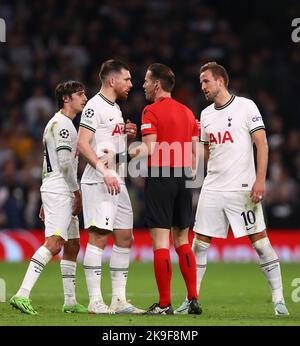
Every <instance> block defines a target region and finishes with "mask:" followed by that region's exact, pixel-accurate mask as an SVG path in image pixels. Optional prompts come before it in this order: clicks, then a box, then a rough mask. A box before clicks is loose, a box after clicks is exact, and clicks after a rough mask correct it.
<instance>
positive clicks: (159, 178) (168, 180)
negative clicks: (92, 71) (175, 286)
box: [141, 63, 202, 315]
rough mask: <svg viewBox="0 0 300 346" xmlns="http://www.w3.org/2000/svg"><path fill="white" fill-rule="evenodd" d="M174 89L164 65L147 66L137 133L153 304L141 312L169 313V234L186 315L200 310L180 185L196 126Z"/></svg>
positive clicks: (188, 209)
mask: <svg viewBox="0 0 300 346" xmlns="http://www.w3.org/2000/svg"><path fill="white" fill-rule="evenodd" d="M174 85H175V75H174V73H173V71H172V70H171V69H170V68H169V67H168V66H166V65H163V64H158V63H155V64H152V65H150V66H149V67H148V69H147V72H146V75H145V83H144V85H143V88H144V90H145V96H146V99H147V100H148V101H151V102H153V103H152V104H151V105H148V106H146V107H145V108H144V110H143V114H142V126H141V131H142V136H143V145H144V147H147V150H148V155H149V156H148V177H147V178H146V182H145V198H146V222H147V225H148V227H149V228H150V230H151V236H152V241H153V250H154V272H155V278H156V283H157V287H158V291H159V302H158V303H155V304H153V305H152V306H151V307H150V308H149V309H148V311H147V312H146V314H150V315H153V314H173V308H172V305H171V292H170V286H171V278H172V263H171V259H170V250H169V248H170V230H171V232H172V237H173V243H174V247H175V249H176V252H177V254H178V257H179V266H180V270H181V273H182V276H183V278H184V281H185V284H186V287H187V297H188V300H189V309H188V313H189V314H201V312H202V310H201V308H200V307H199V305H198V301H197V299H198V294H197V289H196V261H195V255H194V253H193V252H192V249H191V246H190V244H189V241H188V231H189V225H190V221H191V213H192V190H191V189H189V188H187V187H186V181H187V180H188V179H191V171H192V168H193V166H196V155H195V146H196V143H197V142H198V141H199V128H198V124H197V122H196V120H195V116H194V114H193V112H192V111H191V110H190V109H189V108H187V107H186V106H184V105H183V104H181V103H179V102H177V101H176V100H174V99H173V98H172V97H171V92H172V90H173V88H174ZM194 168H195V167H194ZM186 172H189V177H187V176H186V175H185V173H186Z"/></svg>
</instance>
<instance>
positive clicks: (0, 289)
mask: <svg viewBox="0 0 300 346" xmlns="http://www.w3.org/2000/svg"><path fill="white" fill-rule="evenodd" d="M5 302H6V283H5V280H4V279H1V278H0V303H5Z"/></svg>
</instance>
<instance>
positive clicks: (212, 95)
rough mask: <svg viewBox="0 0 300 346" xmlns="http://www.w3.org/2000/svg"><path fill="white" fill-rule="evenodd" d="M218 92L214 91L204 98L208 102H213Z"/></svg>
mask: <svg viewBox="0 0 300 346" xmlns="http://www.w3.org/2000/svg"><path fill="white" fill-rule="evenodd" d="M218 94H219V92H218V91H215V92H214V93H213V94H210V95H209V96H207V97H206V100H207V101H208V102H214V101H215V98H216V97H217V96H218Z"/></svg>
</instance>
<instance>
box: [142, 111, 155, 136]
mask: <svg viewBox="0 0 300 346" xmlns="http://www.w3.org/2000/svg"><path fill="white" fill-rule="evenodd" d="M141 133H142V136H144V135H150V134H157V118H156V116H155V114H154V113H153V112H151V111H149V110H148V109H147V108H145V109H144V110H143V114H142V126H141Z"/></svg>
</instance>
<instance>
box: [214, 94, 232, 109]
mask: <svg viewBox="0 0 300 346" xmlns="http://www.w3.org/2000/svg"><path fill="white" fill-rule="evenodd" d="M234 98H235V95H231V97H230V99H229V100H228V101H227V102H226V103H225V104H224V105H223V106H220V107H217V106H216V105H214V107H215V109H216V110H217V111H220V110H221V109H224V108H226V107H228V106H229V105H230V104H231V103H232V102H233V100H234Z"/></svg>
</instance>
